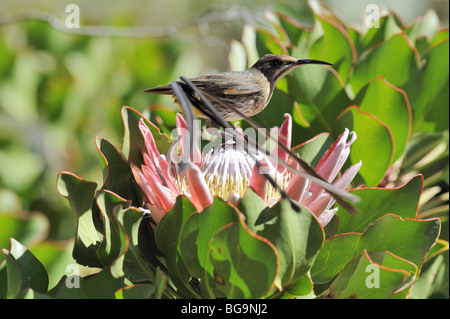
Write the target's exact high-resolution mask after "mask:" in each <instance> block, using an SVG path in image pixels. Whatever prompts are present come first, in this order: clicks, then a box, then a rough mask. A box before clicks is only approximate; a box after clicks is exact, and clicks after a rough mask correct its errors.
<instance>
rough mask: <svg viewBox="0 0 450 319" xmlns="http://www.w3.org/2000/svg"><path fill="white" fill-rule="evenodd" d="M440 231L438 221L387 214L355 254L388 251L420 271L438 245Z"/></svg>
mask: <svg viewBox="0 0 450 319" xmlns="http://www.w3.org/2000/svg"><path fill="white" fill-rule="evenodd" d="M440 229H441V223H440V220H439V219H438V218H432V219H428V220H421V219H409V218H405V219H402V218H400V217H399V216H396V215H393V214H387V215H385V216H383V217H382V218H380V219H378V220H377V221H375V222H374V223H373V224H371V225H369V226H368V227H367V229H366V230H365V231H364V233H363V234H362V236H361V239H360V240H359V242H358V247H357V249H356V250H357V253H362V252H363V251H364V250H367V251H369V252H370V251H385V250H387V251H390V252H391V253H393V254H395V255H397V256H399V257H401V258H404V259H406V260H409V261H411V262H412V263H414V264H415V265H416V266H417V267H420V266H421V265H422V262H423V260H424V259H425V256H426V255H427V253H428V251H429V250H430V249H431V247H432V246H433V245H434V244H435V243H436V240H437V239H438V236H439V232H440ZM411 239H413V240H411Z"/></svg>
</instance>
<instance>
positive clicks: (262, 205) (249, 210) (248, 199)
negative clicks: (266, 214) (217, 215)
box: [237, 187, 267, 232]
mask: <svg viewBox="0 0 450 319" xmlns="http://www.w3.org/2000/svg"><path fill="white" fill-rule="evenodd" d="M237 208H238V209H239V211H240V212H242V213H243V214H244V215H245V223H246V224H247V227H248V228H249V229H250V231H252V232H256V230H257V226H256V221H257V219H258V217H259V215H260V214H261V212H262V211H263V210H264V209H267V204H266V202H265V201H264V200H263V199H262V198H261V197H260V196H259V195H258V194H256V193H255V191H254V190H253V188H251V187H249V188H247V191H246V192H245V194H244V197H243V198H242V200H241V201H240V203H239V205H238V206H237Z"/></svg>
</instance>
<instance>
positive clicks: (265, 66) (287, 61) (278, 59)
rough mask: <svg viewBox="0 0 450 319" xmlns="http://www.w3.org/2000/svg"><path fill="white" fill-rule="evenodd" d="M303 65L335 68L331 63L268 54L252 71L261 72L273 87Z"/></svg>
mask: <svg viewBox="0 0 450 319" xmlns="http://www.w3.org/2000/svg"><path fill="white" fill-rule="evenodd" d="M303 64H325V65H331V66H333V64H331V63H328V62H324V61H320V60H312V59H296V58H293V57H291V56H288V55H280V54H266V55H265V56H263V57H262V58H261V59H259V60H258V61H257V62H256V63H255V64H254V65H253V66H252V69H257V70H259V71H261V73H262V74H264V76H265V77H266V78H267V80H268V81H269V82H270V83H271V84H272V85H275V83H276V82H277V81H278V80H279V79H281V78H282V77H283V76H285V75H286V74H287V73H289V72H290V71H292V70H293V69H295V68H297V67H299V66H300V65H303Z"/></svg>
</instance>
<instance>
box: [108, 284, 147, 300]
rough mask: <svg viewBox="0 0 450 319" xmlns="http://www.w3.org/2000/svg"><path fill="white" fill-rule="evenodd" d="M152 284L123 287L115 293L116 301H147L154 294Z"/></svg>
mask: <svg viewBox="0 0 450 319" xmlns="http://www.w3.org/2000/svg"><path fill="white" fill-rule="evenodd" d="M155 290H156V289H155V285H153V284H136V285H131V286H126V287H123V288H121V289H119V290H117V291H116V292H115V294H114V295H115V298H116V299H149V298H150V297H151V296H152V295H153V294H154V293H155Z"/></svg>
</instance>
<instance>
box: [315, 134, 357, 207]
mask: <svg viewBox="0 0 450 319" xmlns="http://www.w3.org/2000/svg"><path fill="white" fill-rule="evenodd" d="M348 135H349V130H348V129H345V131H344V133H342V134H341V135H340V136H339V137H338V139H337V140H336V141H335V142H334V143H333V145H331V146H330V148H329V149H328V150H327V151H326V153H325V154H324V156H322V158H321V159H320V161H319V163H318V164H317V166H316V168H315V171H316V172H317V173H318V174H319V175H320V176H322V177H323V178H324V179H325V180H327V181H328V182H332V181H333V179H334V178H335V177H336V176H337V174H338V173H339V171H340V170H341V168H342V166H343V165H344V163H345V161H346V160H347V158H348V156H349V154H350V146H351V144H352V143H353V142H354V141H355V139H356V134H355V133H354V132H351V135H352V138H351V140H350V141H348V142H347V138H348ZM309 191H310V192H311V194H312V196H311V198H310V199H309V200H308V201H307V204H309V203H311V202H312V201H314V200H315V199H316V198H317V197H318V196H320V194H322V193H323V189H322V187H320V186H319V185H317V184H315V183H312V185H311V188H310V189H309Z"/></svg>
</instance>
